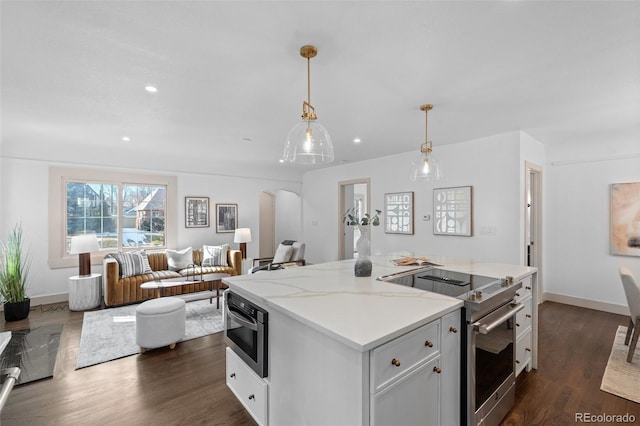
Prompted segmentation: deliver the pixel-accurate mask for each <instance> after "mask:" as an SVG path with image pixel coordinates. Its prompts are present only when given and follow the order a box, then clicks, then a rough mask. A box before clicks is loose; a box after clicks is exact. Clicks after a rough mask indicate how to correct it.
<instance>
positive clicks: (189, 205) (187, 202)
mask: <svg viewBox="0 0 640 426" xmlns="http://www.w3.org/2000/svg"><path fill="white" fill-rule="evenodd" d="M184 222H185V223H184V226H185V227H187V228H208V227H209V197H184Z"/></svg>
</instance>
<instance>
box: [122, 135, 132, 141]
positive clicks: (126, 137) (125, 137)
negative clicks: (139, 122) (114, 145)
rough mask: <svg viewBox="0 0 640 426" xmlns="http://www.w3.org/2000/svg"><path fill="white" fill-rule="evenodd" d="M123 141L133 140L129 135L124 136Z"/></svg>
mask: <svg viewBox="0 0 640 426" xmlns="http://www.w3.org/2000/svg"><path fill="white" fill-rule="evenodd" d="M122 141H123V142H130V141H131V138H130V137H129V136H123V137H122Z"/></svg>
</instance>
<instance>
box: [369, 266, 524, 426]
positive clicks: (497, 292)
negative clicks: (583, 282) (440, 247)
mask: <svg viewBox="0 0 640 426" xmlns="http://www.w3.org/2000/svg"><path fill="white" fill-rule="evenodd" d="M379 279H381V280H383V281H388V282H392V283H395V284H401V285H407V286H411V287H415V288H418V289H422V290H427V291H432V292H435V293H440V294H446V295H448V296H452V297H456V298H458V299H461V300H463V301H464V308H463V309H462V316H463V318H462V320H463V321H464V322H466V327H463V333H462V337H461V338H462V339H463V340H462V342H463V345H462V352H463V353H462V356H461V360H462V365H461V370H462V374H461V377H462V383H461V385H462V386H461V389H462V395H461V413H462V416H461V418H462V419H463V424H467V425H474V426H475V425H480V424H482V425H498V424H499V423H500V421H501V420H502V419H503V418H504V416H505V415H506V414H507V413H508V412H509V410H510V409H511V407H513V404H514V402H515V342H516V331H515V327H514V317H515V314H516V312H518V311H519V310H520V309H522V308H523V307H524V306H523V305H521V304H519V303H516V302H515V294H516V290H517V289H518V288H520V287H522V283H517V284H514V283H513V278H511V277H506V278H503V279H496V278H491V277H485V276H480V275H471V274H463V273H458V272H452V271H446V270H443V269H437V268H433V269H420V270H416V271H415V272H407V271H403V272H402V273H399V274H395V275H390V276H385V277H380V278H379Z"/></svg>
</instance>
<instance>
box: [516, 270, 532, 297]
mask: <svg viewBox="0 0 640 426" xmlns="http://www.w3.org/2000/svg"><path fill="white" fill-rule="evenodd" d="M530 296H531V276H528V277H527V278H525V279H523V280H522V288H519V289H518V291H517V292H516V301H518V302H522V301H523V300H524V299H526V298H527V297H530Z"/></svg>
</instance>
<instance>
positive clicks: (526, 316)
mask: <svg viewBox="0 0 640 426" xmlns="http://www.w3.org/2000/svg"><path fill="white" fill-rule="evenodd" d="M520 303H522V304H523V305H524V309H522V310H521V311H519V312H518V313H517V314H516V339H519V338H520V336H522V334H523V333H524V332H525V331H528V330H530V329H531V324H532V322H533V321H532V316H531V298H528V299H526V300H523V301H521V302H520Z"/></svg>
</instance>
